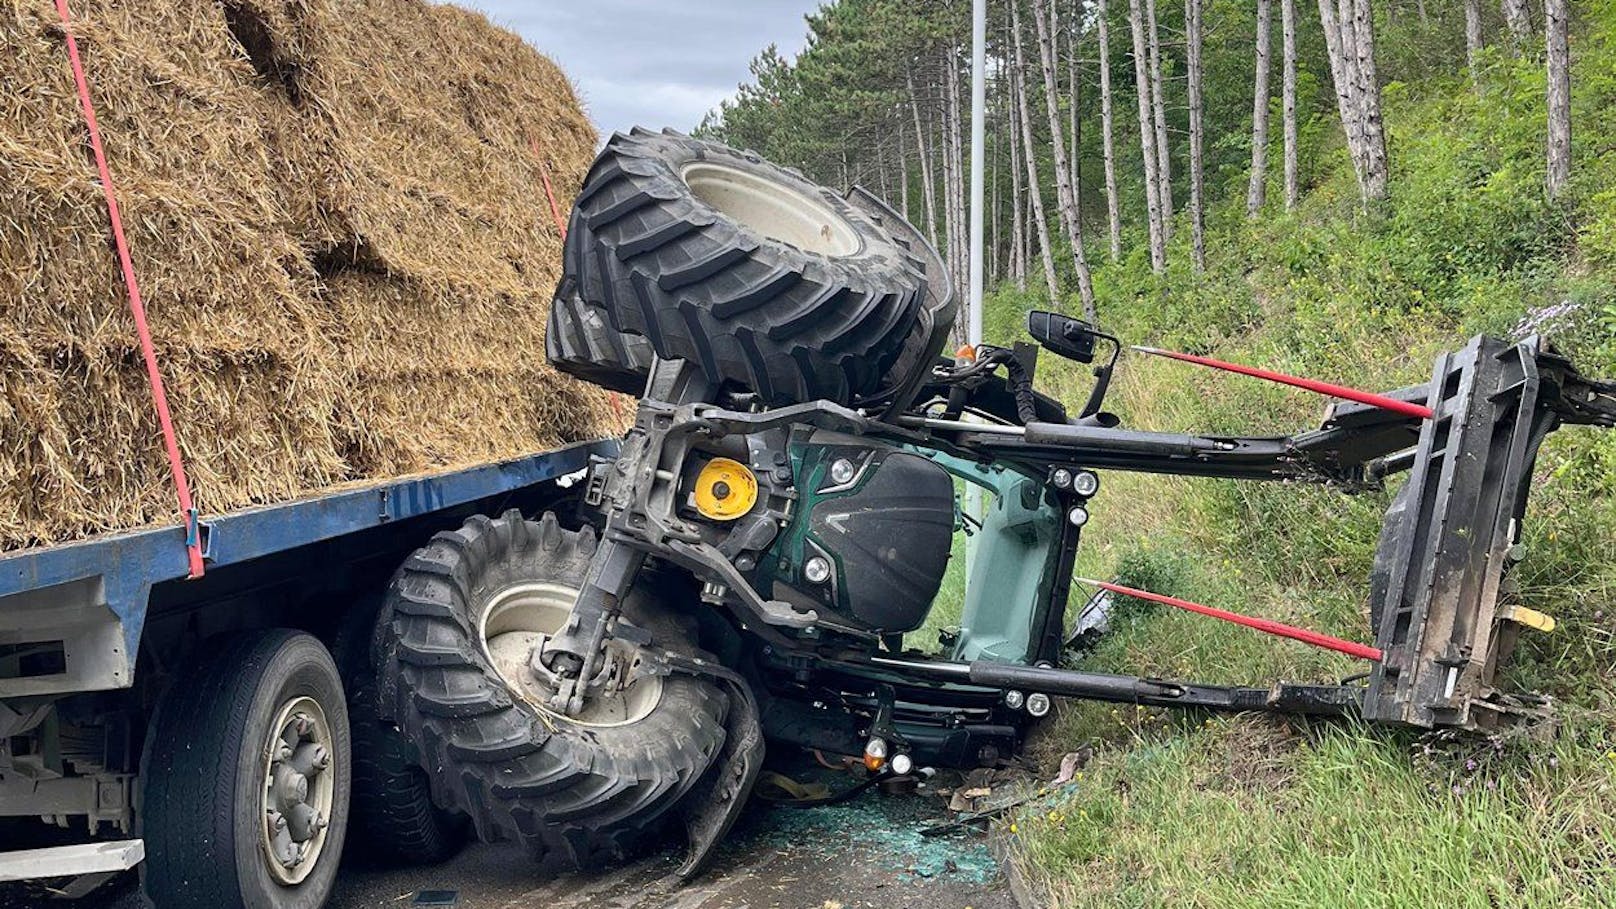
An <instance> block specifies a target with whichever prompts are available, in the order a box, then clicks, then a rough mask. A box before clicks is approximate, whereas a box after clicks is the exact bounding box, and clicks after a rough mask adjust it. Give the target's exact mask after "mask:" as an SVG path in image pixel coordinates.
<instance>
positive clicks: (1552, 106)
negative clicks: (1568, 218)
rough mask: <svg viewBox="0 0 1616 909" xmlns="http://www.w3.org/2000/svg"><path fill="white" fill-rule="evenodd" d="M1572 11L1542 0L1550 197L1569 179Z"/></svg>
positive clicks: (1560, 2)
mask: <svg viewBox="0 0 1616 909" xmlns="http://www.w3.org/2000/svg"><path fill="white" fill-rule="evenodd" d="M1570 23H1571V9H1570V4H1569V3H1568V2H1567V0H1544V2H1543V35H1544V37H1545V39H1546V40H1547V49H1548V71H1549V72H1548V75H1549V87H1548V108H1549V142H1548V164H1549V171H1548V179H1547V183H1546V186H1547V188H1548V191H1549V198H1551V199H1557V198H1559V196H1560V193H1561V192H1563V191H1564V190H1565V187H1566V183H1567V182H1569V181H1570V180H1571V45H1570V40H1569V36H1570Z"/></svg>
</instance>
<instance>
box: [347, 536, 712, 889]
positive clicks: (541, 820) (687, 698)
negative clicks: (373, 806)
mask: <svg viewBox="0 0 1616 909" xmlns="http://www.w3.org/2000/svg"><path fill="white" fill-rule="evenodd" d="M595 546H596V539H595V534H594V531H593V530H592V529H589V528H585V529H584V530H582V531H579V532H573V531H568V530H565V529H563V528H562V527H561V526H560V525H559V524H558V523H557V522H556V519H555V516H554V515H552V514H546V515H545V516H544V518H543V519H542V520H540V521H529V520H525V519H524V518H523V517H522V516H521V515H520V514H518V513H517V512H514V511H511V512H507V513H505V514H504V515H502V516H501V517H499V518H496V519H490V518H487V517H481V516H478V517H473V518H471V519H470V520H468V521H467V522H466V524H465V526H463V527H461V528H460V529H459V530H456V531H453V532H448V533H440V534H438V535H437V536H436V537H434V538H433V539H432V542H431V543H430V544H428V545H427V546H425V547H423V548H422V549H420V550H418V551H417V552H416V553H415V554H414V555H413V556H411V557H410V558H409V560H408V561H406V562H405V564H404V567H403V568H402V569H401V570H400V571H399V572H398V574H397V575H396V576H395V578H394V581H393V583H392V585H391V586H390V588H389V591H388V597H387V602H386V604H385V605H384V606H383V610H382V617H381V623H380V626H379V632H380V634H379V639H378V640H379V647H378V650H379V653H378V660H379V666H378V670H379V671H378V678H379V680H380V683H381V686H382V691H383V699H384V700H385V701H386V708H387V709H388V710H389V711H390V712H391V715H392V718H393V719H394V721H395V722H397V724H398V725H399V727H400V728H401V729H403V730H404V733H405V735H406V737H407V738H408V739H409V740H410V741H411V742H412V743H413V744H414V745H415V747H416V748H417V749H418V750H419V753H420V755H421V759H422V763H423V767H424V768H425V770H426V771H427V773H428V775H429V776H430V777H431V778H432V782H433V787H434V797H435V800H436V801H438V802H439V803H440V804H446V805H450V806H452V807H454V808H455V809H457V810H459V811H460V812H463V813H465V814H467V815H469V816H470V817H471V818H472V820H473V822H474V824H475V825H476V828H477V832H478V834H479V835H480V836H481V837H482V838H483V839H484V840H486V841H490V842H499V841H518V842H521V843H523V844H525V845H527V846H528V847H529V848H530V850H531V851H532V852H533V853H534V855H535V858H536V859H537V860H538V861H539V863H540V865H541V867H544V868H546V869H549V870H565V869H574V868H588V867H594V866H598V865H600V864H604V863H607V862H611V861H616V860H619V859H621V858H623V857H625V856H626V855H627V854H628V853H630V852H631V851H633V850H634V849H635V848H636V847H637V846H639V845H640V844H641V843H642V842H644V841H645V840H647V839H648V838H650V837H651V836H652V835H654V834H655V833H657V832H658V831H659V830H660V829H661V828H662V827H663V824H664V822H665V821H667V820H669V819H671V818H672V817H673V815H672V814H671V813H670V811H669V809H671V808H672V807H673V806H674V805H675V804H677V803H678V802H679V800H680V799H681V798H682V797H683V796H684V795H685V794H686V793H687V792H688V791H689V790H690V789H691V787H692V786H694V785H695V784H696V782H697V781H698V780H699V779H700V778H701V777H702V775H703V773H705V771H706V770H707V769H708V767H709V765H711V764H712V762H713V760H714V759H715V758H716V757H717V755H718V753H719V751H720V749H721V747H722V746H723V743H724V738H725V730H724V720H725V715H726V711H727V709H728V699H727V697H726V696H725V694H724V693H723V692H722V691H721V690H720V689H719V688H718V687H717V686H716V685H715V684H714V683H712V682H710V681H708V680H705V679H698V678H695V677H692V676H688V675H680V674H673V675H668V676H656V675H649V674H639V673H636V672H634V671H633V667H634V664H635V659H636V656H637V654H638V653H639V652H640V651H638V650H637V649H636V647H635V646H634V645H631V644H628V643H627V642H626V641H625V640H624V639H623V638H622V637H619V638H617V639H615V640H614V643H613V645H612V646H613V648H616V649H615V650H614V652H613V659H612V660H611V661H610V664H611V667H612V670H611V672H609V673H603V675H602V677H603V678H609V679H616V680H617V683H616V684H606V685H604V686H603V689H604V690H601V691H598V692H597V693H596V694H595V695H593V696H591V697H590V698H588V699H586V701H585V706H584V708H583V710H582V711H581V712H580V713H579V715H578V716H577V717H566V716H562V715H559V714H557V713H554V712H552V711H551V710H550V709H549V707H548V706H547V704H548V698H549V695H550V694H551V693H553V688H552V687H551V686H550V684H549V683H548V682H547V681H546V680H545V679H543V678H542V677H541V676H539V675H537V674H535V673H534V671H533V670H532V669H531V668H530V667H529V655H530V654H531V651H532V649H533V647H534V645H535V644H536V643H537V642H538V641H539V640H540V639H541V636H543V635H551V634H555V633H556V632H558V631H559V630H560V629H561V628H562V626H563V625H564V624H565V623H566V622H567V620H568V619H569V618H570V615H571V610H572V607H573V604H574V603H575V602H576V600H577V597H578V588H579V586H580V585H581V584H582V582H583V578H584V574H585V572H586V571H587V569H588V566H589V559H590V556H591V555H592V554H593V553H594V551H595ZM649 587H650V585H642V587H640V588H636V590H635V591H633V592H632V593H631V594H630V595H629V596H628V597H627V598H625V602H624V604H623V610H622V619H621V621H624V622H627V623H629V624H631V625H634V626H636V627H637V628H638V629H639V630H640V631H641V632H643V633H644V634H645V635H648V636H649V638H650V644H648V645H646V646H649V647H655V648H659V649H662V650H668V651H677V652H682V653H689V654H694V653H697V651H696V648H695V645H694V643H693V642H692V637H693V634H692V632H691V631H690V630H688V629H687V628H686V627H685V626H684V625H683V624H682V623H681V622H680V621H679V617H678V615H677V613H676V612H675V611H673V610H672V609H670V608H669V604H667V603H666V602H663V601H661V600H659V599H658V597H657V595H656V594H655V593H654V592H653V591H652V590H650V589H649Z"/></svg>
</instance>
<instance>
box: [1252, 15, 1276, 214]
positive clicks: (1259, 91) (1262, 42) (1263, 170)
mask: <svg viewBox="0 0 1616 909" xmlns="http://www.w3.org/2000/svg"><path fill="white" fill-rule="evenodd" d="M1272 26H1273V6H1272V4H1271V2H1270V0H1257V75H1256V80H1255V86H1254V91H1253V93H1252V96H1251V181H1250V183H1249V184H1248V185H1247V186H1246V217H1248V218H1255V217H1257V213H1258V212H1259V211H1261V210H1262V207H1263V202H1264V201H1265V200H1266V199H1267V196H1268V66H1269V57H1270V56H1272V54H1271V47H1270V45H1271V40H1270V37H1269V35H1270V33H1271V32H1272V31H1273V27H1272Z"/></svg>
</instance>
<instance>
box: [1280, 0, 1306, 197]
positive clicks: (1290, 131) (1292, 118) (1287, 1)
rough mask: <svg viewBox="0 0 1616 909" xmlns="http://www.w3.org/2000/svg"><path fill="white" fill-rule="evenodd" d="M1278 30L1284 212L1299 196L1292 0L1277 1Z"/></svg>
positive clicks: (1294, 35)
mask: <svg viewBox="0 0 1616 909" xmlns="http://www.w3.org/2000/svg"><path fill="white" fill-rule="evenodd" d="M1279 18H1280V29H1281V31H1282V32H1283V34H1284V37H1283V38H1282V39H1281V40H1282V42H1283V43H1282V50H1281V53H1282V54H1283V56H1284V58H1285V59H1284V64H1283V65H1284V73H1283V75H1282V76H1281V81H1282V82H1283V86H1282V88H1281V93H1282V96H1283V116H1284V118H1285V126H1284V128H1285V210H1286V211H1295V210H1296V201H1297V199H1298V198H1299V196H1300V194H1301V188H1300V187H1299V186H1298V185H1297V172H1298V170H1299V169H1300V168H1299V164H1298V161H1297V152H1296V0H1280V5H1279Z"/></svg>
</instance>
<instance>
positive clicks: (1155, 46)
mask: <svg viewBox="0 0 1616 909" xmlns="http://www.w3.org/2000/svg"><path fill="white" fill-rule="evenodd" d="M1145 16H1146V19H1147V20H1148V22H1147V24H1148V25H1149V28H1150V31H1149V33H1148V34H1149V37H1150V99H1151V100H1150V104H1151V116H1152V117H1153V118H1154V119H1155V122H1156V181H1157V182H1156V187H1157V191H1158V192H1160V193H1161V202H1160V204H1159V207H1160V208H1161V234H1162V245H1163V246H1165V245H1166V244H1167V243H1168V241H1170V240H1172V238H1173V165H1172V155H1171V153H1170V152H1171V148H1172V146H1170V145H1168V144H1167V105H1166V104H1164V103H1162V74H1161V73H1162V71H1161V41H1159V40H1158V39H1157V37H1156V32H1157V29H1156V0H1145ZM1164 255H1165V253H1164Z"/></svg>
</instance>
